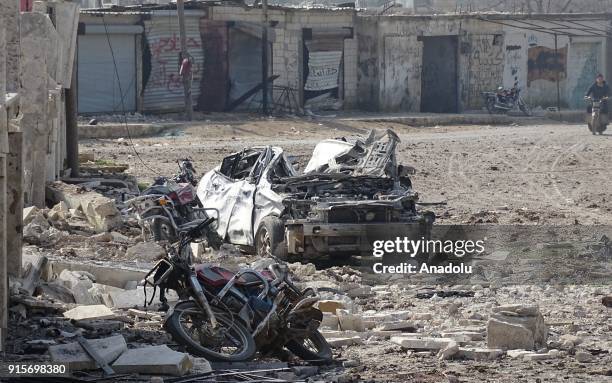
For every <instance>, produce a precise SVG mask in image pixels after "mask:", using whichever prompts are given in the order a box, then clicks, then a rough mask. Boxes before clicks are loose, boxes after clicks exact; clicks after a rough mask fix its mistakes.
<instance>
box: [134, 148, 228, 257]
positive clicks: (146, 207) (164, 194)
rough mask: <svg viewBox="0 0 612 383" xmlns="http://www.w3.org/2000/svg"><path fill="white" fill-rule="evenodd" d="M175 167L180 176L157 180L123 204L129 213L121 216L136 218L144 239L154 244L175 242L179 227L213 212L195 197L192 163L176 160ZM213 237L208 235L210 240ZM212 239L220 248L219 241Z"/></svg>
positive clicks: (206, 216) (195, 181)
mask: <svg viewBox="0 0 612 383" xmlns="http://www.w3.org/2000/svg"><path fill="white" fill-rule="evenodd" d="M178 165H179V173H177V174H176V175H174V176H173V177H171V178H166V177H158V178H156V179H155V182H153V184H152V185H150V186H149V187H148V188H146V189H145V190H143V191H142V193H141V195H140V196H138V197H136V198H132V199H130V200H128V201H126V205H127V206H128V209H126V210H125V211H124V212H125V213H134V214H135V215H136V218H137V219H138V223H139V225H140V227H141V228H142V230H143V236H144V237H145V238H146V237H147V236H148V234H150V235H151V236H152V237H153V239H154V240H155V241H163V240H165V241H168V242H176V241H177V240H178V235H177V234H178V231H179V227H180V226H181V225H184V224H186V223H188V222H191V221H194V220H196V219H206V218H208V215H209V214H210V213H211V210H214V209H203V208H202V204H201V203H200V200H199V199H198V196H197V194H196V188H195V187H196V186H197V184H198V182H197V180H196V171H195V169H194V167H193V164H192V163H191V160H189V159H183V160H179V161H178ZM213 214H214V212H213ZM213 235H214V234H213V233H212V232H211V233H210V234H209V237H211V238H212V236H213ZM212 239H213V242H219V243H218V245H220V244H221V241H220V239H218V238H212ZM215 245H216V244H211V246H215Z"/></svg>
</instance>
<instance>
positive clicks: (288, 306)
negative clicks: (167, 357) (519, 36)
mask: <svg viewBox="0 0 612 383" xmlns="http://www.w3.org/2000/svg"><path fill="white" fill-rule="evenodd" d="M209 220H212V219H209ZM209 220H204V221H202V220H198V221H195V222H192V223H189V224H187V225H186V226H184V227H181V228H180V231H179V237H180V241H179V242H177V243H175V244H174V245H172V246H171V247H170V249H169V251H168V255H167V256H166V257H165V258H164V259H162V260H161V261H159V262H158V263H157V264H156V265H155V267H154V268H153V269H152V270H151V271H150V272H149V273H148V275H147V278H146V281H147V282H146V283H147V284H151V285H153V286H156V287H159V288H160V301H161V302H162V306H163V308H164V309H166V308H167V307H168V306H167V303H166V298H165V292H166V290H167V289H171V290H175V291H176V292H177V293H178V295H179V297H180V299H181V301H180V302H179V303H177V304H176V305H175V306H174V307H173V308H171V309H169V310H168V312H167V314H166V320H165V324H164V327H165V328H166V330H167V331H168V332H169V333H170V334H171V335H172V337H173V339H174V340H175V341H176V342H177V343H179V344H182V345H184V346H186V347H187V349H188V350H189V351H191V352H192V353H193V354H195V355H200V356H204V357H206V358H208V359H209V360H218V361H237V360H248V359H250V358H252V357H253V356H254V354H255V353H256V352H257V351H260V352H262V353H264V354H272V355H273V354H279V353H281V352H282V349H283V348H285V347H286V348H287V349H289V351H291V352H292V353H293V354H295V355H296V356H298V357H301V358H303V359H306V360H310V361H329V360H331V358H332V352H331V347H330V346H329V344H328V343H327V341H326V340H325V338H324V337H323V336H322V335H321V333H320V332H319V331H318V327H319V325H320V324H321V320H322V319H323V314H322V313H321V311H320V310H319V309H317V308H315V307H314V305H315V304H316V303H317V302H318V300H319V298H318V296H317V295H316V294H315V292H314V290H312V289H305V290H300V289H299V288H297V286H295V285H294V284H293V282H292V281H291V277H290V275H289V271H288V267H287V266H286V265H285V264H281V263H274V264H272V265H270V266H269V267H268V269H266V270H254V269H244V270H241V271H240V272H238V273H233V272H231V271H229V270H227V269H224V268H222V267H218V266H211V265H206V264H204V265H195V266H193V265H192V264H191V260H192V253H191V247H190V246H189V243H190V242H192V241H195V240H197V239H198V238H201V237H202V236H206V231H212V230H209V228H208V226H209V225H210V223H211V222H212V221H209ZM149 303H151V302H149ZM245 331H246V335H245ZM247 335H248V336H247ZM251 342H253V344H251Z"/></svg>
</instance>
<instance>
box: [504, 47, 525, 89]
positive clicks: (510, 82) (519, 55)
mask: <svg viewBox="0 0 612 383" xmlns="http://www.w3.org/2000/svg"><path fill="white" fill-rule="evenodd" d="M523 52H524V50H523V47H522V46H521V45H518V44H513V45H506V67H505V70H506V73H507V76H506V77H507V78H504V80H505V81H504V86H505V87H510V86H514V84H517V85H519V84H520V83H521V77H522V75H523V64H524V62H525V55H524V53H523Z"/></svg>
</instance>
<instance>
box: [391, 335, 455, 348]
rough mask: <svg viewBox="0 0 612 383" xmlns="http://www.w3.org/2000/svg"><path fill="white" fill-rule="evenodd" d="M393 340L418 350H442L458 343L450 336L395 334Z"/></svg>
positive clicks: (405, 346)
mask: <svg viewBox="0 0 612 383" xmlns="http://www.w3.org/2000/svg"><path fill="white" fill-rule="evenodd" d="M391 342H392V343H395V344H399V345H400V346H402V347H404V348H408V349H411V350H418V351H426V350H435V351H437V350H441V349H443V348H445V347H447V346H448V345H449V344H452V343H456V342H455V341H454V340H453V339H450V338H416V337H407V336H393V337H391Z"/></svg>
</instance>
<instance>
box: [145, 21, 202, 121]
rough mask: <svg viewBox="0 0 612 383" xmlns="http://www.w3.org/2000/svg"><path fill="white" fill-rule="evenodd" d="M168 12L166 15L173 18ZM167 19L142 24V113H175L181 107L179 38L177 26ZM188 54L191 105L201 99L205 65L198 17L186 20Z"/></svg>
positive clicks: (181, 84) (182, 104)
mask: <svg viewBox="0 0 612 383" xmlns="http://www.w3.org/2000/svg"><path fill="white" fill-rule="evenodd" d="M174 14H175V11H170V13H169V15H171V16H172V15H174ZM168 20H169V19H168V17H167V16H152V17H151V19H150V20H146V21H145V25H144V26H145V35H144V42H145V44H144V48H143V50H144V52H143V74H144V80H143V104H144V109H145V111H151V110H162V109H165V110H176V109H180V108H182V107H183V106H184V98H183V81H182V78H181V76H180V75H179V69H180V53H181V44H180V38H179V36H180V34H179V31H178V24H177V23H169V22H168ZM185 21H186V22H185V24H186V32H187V36H186V37H187V51H188V52H189V55H190V56H191V58H192V62H191V64H192V65H191V72H192V74H193V77H192V86H191V95H192V99H193V100H194V103H195V102H197V100H198V99H199V97H200V91H201V89H200V88H201V87H200V82H201V80H202V68H203V65H204V48H203V44H202V37H201V36H200V27H199V17H186V18H185Z"/></svg>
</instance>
